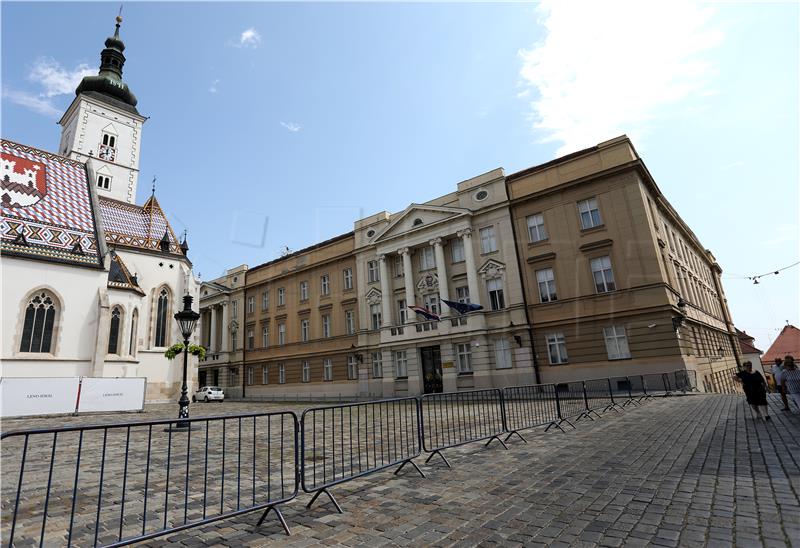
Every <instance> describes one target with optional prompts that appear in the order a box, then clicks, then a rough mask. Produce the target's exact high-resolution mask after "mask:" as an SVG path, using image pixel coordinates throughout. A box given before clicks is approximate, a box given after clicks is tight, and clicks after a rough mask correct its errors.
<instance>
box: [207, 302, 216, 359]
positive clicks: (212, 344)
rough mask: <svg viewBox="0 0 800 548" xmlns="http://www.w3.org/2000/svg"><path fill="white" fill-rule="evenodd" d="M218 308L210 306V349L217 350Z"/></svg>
mask: <svg viewBox="0 0 800 548" xmlns="http://www.w3.org/2000/svg"><path fill="white" fill-rule="evenodd" d="M216 309H217V307H216V306H209V307H208V311H209V313H210V314H211V331H209V333H208V349H209V350H212V351H213V350H217V348H218V347H217V310H216Z"/></svg>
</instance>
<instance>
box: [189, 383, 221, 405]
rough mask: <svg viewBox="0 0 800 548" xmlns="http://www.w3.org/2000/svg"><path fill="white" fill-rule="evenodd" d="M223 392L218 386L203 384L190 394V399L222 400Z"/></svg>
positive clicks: (195, 400)
mask: <svg viewBox="0 0 800 548" xmlns="http://www.w3.org/2000/svg"><path fill="white" fill-rule="evenodd" d="M224 400H225V392H224V391H223V390H222V388H220V387H219V386H203V387H202V388H200V390H198V391H197V392H195V393H194V394H193V395H192V401H194V402H197V401H204V402H209V401H219V402H221V401H224Z"/></svg>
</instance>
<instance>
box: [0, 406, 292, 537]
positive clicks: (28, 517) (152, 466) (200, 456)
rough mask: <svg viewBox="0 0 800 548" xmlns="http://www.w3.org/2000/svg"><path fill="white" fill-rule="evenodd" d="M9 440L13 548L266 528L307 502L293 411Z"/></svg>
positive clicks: (6, 480)
mask: <svg viewBox="0 0 800 548" xmlns="http://www.w3.org/2000/svg"><path fill="white" fill-rule="evenodd" d="M188 422H189V423H190V425H191V428H190V429H183V430H181V429H178V428H177V427H176V426H177V425H176V422H175V420H174V419H167V420H155V421H144V422H127V423H121V424H108V425H93V426H72V427H62V428H49V429H36V430H26V431H20V432H8V433H4V434H3V435H2V436H1V437H0V440H2V468H3V484H2V491H1V492H2V519H3V522H4V527H3V532H2V539H3V544H5V545H6V546H18V545H28V544H34V545H35V544H38V545H40V546H50V545H66V546H72V545H77V546H99V545H102V546H125V545H128V544H131V543H134V542H140V541H143V540H148V539H152V538H156V537H159V536H162V535H165V534H168V533H173V532H176V531H181V530H183V529H188V528H190V527H195V526H198V525H204V524H207V523H211V522H213V521H217V520H221V519H225V518H229V517H232V516H236V515H239V514H244V513H246V512H252V511H255V510H261V509H263V510H264V514H263V515H262V516H261V519H260V520H259V522H258V523H259V525H260V524H261V523H262V522H263V520H264V518H265V517H266V515H267V514H268V513H269V511H270V510H274V511H275V513H276V515H277V516H278V519H279V520H280V522H281V525H282V526H283V529H284V530H285V531H286V533H287V534H289V528H288V526H287V525H286V521H285V520H284V519H283V516H282V514H281V512H280V510H279V509H278V505H279V504H283V503H285V502H288V501H289V500H291V499H293V498H294V497H295V496H296V495H297V492H298V473H297V471H298V462H299V461H298V431H299V428H298V421H297V416H296V415H295V414H294V413H292V412H289V411H283V412H275V413H254V414H245V415H234V416H226V417H206V418H195V419H189V420H188Z"/></svg>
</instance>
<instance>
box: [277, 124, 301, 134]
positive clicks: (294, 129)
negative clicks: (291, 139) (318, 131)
mask: <svg viewBox="0 0 800 548" xmlns="http://www.w3.org/2000/svg"><path fill="white" fill-rule="evenodd" d="M281 125H282V126H283V127H285V128H286V129H288V130H289V131H291V132H292V133H297V132H298V131H300V130H301V129H302V128H301V126H300V124H297V123H295V122H281Z"/></svg>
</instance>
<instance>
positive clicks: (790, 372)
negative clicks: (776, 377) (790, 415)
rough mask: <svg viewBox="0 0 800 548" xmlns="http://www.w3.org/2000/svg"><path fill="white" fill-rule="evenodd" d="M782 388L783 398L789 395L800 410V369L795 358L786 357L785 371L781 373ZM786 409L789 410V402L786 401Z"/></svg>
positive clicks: (784, 359) (784, 360)
mask: <svg viewBox="0 0 800 548" xmlns="http://www.w3.org/2000/svg"><path fill="white" fill-rule="evenodd" d="M781 381H782V382H781V387H782V388H783V392H781V393H782V394H783V397H784V398H786V396H787V395H788V396H789V398H791V399H792V400H793V401H794V403H795V405H796V406H797V407H798V408H800V369H798V368H797V364H796V363H794V357H793V356H786V357H785V358H783V371H782V372H781ZM784 404H786V409H787V410H788V409H789V405H788V402H787V401H786V400H785V399H784Z"/></svg>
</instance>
